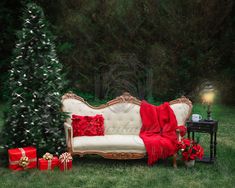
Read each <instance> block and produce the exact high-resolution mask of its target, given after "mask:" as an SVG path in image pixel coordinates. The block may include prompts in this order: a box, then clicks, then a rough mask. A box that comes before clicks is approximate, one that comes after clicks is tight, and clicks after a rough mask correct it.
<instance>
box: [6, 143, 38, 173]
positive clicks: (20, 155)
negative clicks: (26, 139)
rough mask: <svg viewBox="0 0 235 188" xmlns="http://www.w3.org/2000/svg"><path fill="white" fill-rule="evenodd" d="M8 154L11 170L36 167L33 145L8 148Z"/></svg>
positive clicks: (35, 154)
mask: <svg viewBox="0 0 235 188" xmlns="http://www.w3.org/2000/svg"><path fill="white" fill-rule="evenodd" d="M8 156H9V168H10V169H11V170H24V169H29V168H37V150H36V148H34V147H24V148H14V149H9V150H8Z"/></svg>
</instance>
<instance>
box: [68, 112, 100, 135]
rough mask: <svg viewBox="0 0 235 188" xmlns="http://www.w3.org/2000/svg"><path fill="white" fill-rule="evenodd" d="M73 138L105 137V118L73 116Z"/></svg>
mask: <svg viewBox="0 0 235 188" xmlns="http://www.w3.org/2000/svg"><path fill="white" fill-rule="evenodd" d="M72 126H73V136H74V137H76V136H103V135H104V118H103V116H102V115H98V114H97V115H95V116H79V115H75V114H73V115H72Z"/></svg>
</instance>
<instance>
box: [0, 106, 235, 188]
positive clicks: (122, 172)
mask: <svg viewBox="0 0 235 188" xmlns="http://www.w3.org/2000/svg"><path fill="white" fill-rule="evenodd" d="M3 107H4V106H3V105H1V106H0V110H1V111H0V112H1V113H0V123H1V124H2V122H3V121H2V110H3ZM204 111H205V109H204V108H203V107H202V106H201V105H195V106H194V108H193V112H195V113H201V114H203V115H204V117H205V113H204ZM212 116H213V117H214V118H215V119H217V120H219V128H218V139H217V141H218V144H217V161H216V163H215V164H205V163H199V162H197V163H196V164H195V167H194V168H192V169H186V168H185V166H184V164H183V163H182V162H181V161H180V159H179V160H178V169H173V167H172V166H171V165H172V163H171V162H172V159H171V158H169V159H168V160H167V162H166V163H165V162H162V161H160V162H159V163H157V164H155V165H154V166H153V167H148V166H147V164H146V159H143V160H132V161H116V160H108V159H102V158H100V157H97V156H88V157H84V158H78V157H75V158H74V161H73V169H72V171H69V172H64V173H63V172H60V171H59V170H55V171H54V172H41V171H39V170H36V169H35V170H28V171H24V172H22V171H21V172H11V171H10V170H8V169H7V168H4V167H0V187H14V186H15V187H35V188H37V187H120V188H121V187H122V188H124V187H141V188H142V187H148V188H149V187H164V188H165V187H173V186H174V187H179V188H183V187H226V188H229V187H234V186H235V162H234V159H235V136H234V134H235V107H228V106H223V105H216V106H214V107H213V114H212ZM0 126H1V125H0ZM207 142H208V138H207V135H202V136H200V143H201V144H202V145H205V146H206V145H208V143H207Z"/></svg>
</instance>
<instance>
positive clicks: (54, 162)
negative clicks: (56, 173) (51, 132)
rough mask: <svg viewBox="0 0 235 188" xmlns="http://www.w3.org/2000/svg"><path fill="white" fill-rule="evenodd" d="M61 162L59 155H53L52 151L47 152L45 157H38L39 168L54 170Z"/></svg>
mask: <svg viewBox="0 0 235 188" xmlns="http://www.w3.org/2000/svg"><path fill="white" fill-rule="evenodd" d="M58 164H59V159H58V157H53V155H52V154H50V153H45V155H43V158H40V159H38V168H39V170H54V168H55V167H56V166H58Z"/></svg>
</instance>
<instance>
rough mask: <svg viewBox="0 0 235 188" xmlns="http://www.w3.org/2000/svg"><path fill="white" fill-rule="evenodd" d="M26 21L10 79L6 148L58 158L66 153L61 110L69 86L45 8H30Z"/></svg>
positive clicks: (19, 38) (33, 6)
mask: <svg viewBox="0 0 235 188" xmlns="http://www.w3.org/2000/svg"><path fill="white" fill-rule="evenodd" d="M23 20H24V23H23V28H22V30H21V31H19V33H18V42H17V43H16V47H15V50H14V60H13V61H12V63H11V69H10V75H9V90H10V93H11V96H9V98H10V101H9V103H10V110H9V112H8V113H7V117H6V122H5V125H4V129H3V140H4V142H5V148H6V149H8V148H14V147H24V146H32V145H33V146H36V147H37V149H38V151H39V153H40V154H43V153H44V152H46V151H48V152H51V153H54V154H58V153H59V152H62V151H63V150H64V149H65V138H64V137H65V136H64V130H63V121H64V119H65V114H64V113H62V112H61V110H60V108H61V102H60V100H61V93H62V89H64V86H65V81H64V80H65V79H64V74H62V65H61V64H60V63H59V61H58V58H57V55H56V51H55V45H54V43H53V39H54V37H53V35H52V34H51V32H50V31H49V29H48V24H47V22H46V20H45V17H44V13H43V10H42V9H41V7H39V6H37V5H36V4H34V3H31V4H28V5H27V9H26V10H25V11H24V15H23Z"/></svg>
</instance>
